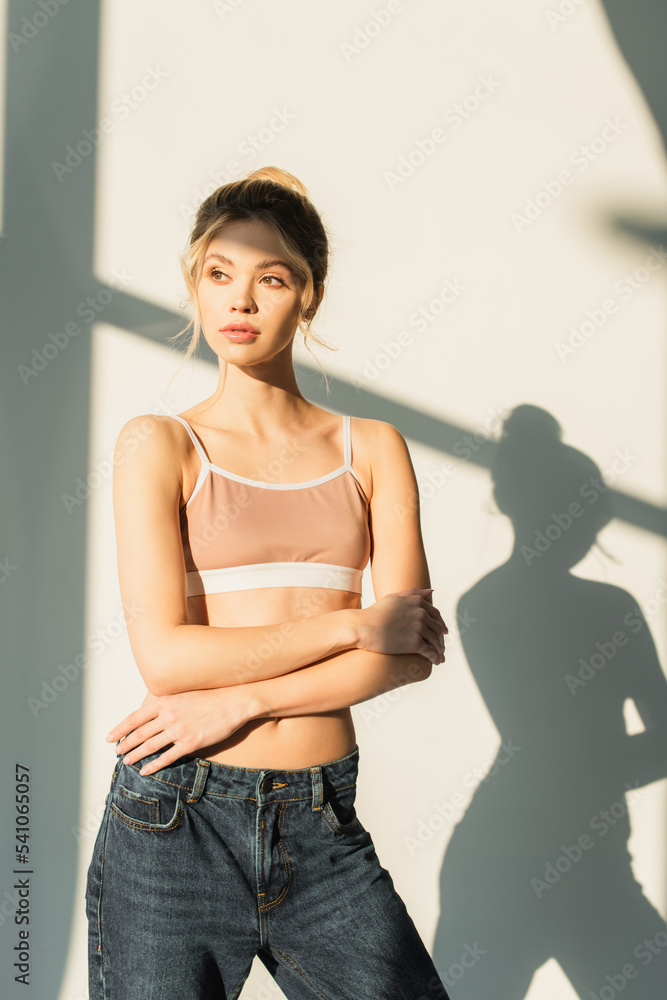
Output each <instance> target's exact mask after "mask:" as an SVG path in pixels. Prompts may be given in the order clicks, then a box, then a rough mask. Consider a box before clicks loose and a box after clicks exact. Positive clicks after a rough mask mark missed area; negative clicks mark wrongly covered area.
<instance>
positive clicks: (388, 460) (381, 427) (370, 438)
mask: <svg viewBox="0 0 667 1000" xmlns="http://www.w3.org/2000/svg"><path fill="white" fill-rule="evenodd" d="M357 432H358V433H357ZM355 433H356V434H357V439H358V440H359V442H360V444H361V446H362V447H363V449H364V452H365V454H366V455H367V457H368V460H369V461H370V462H371V463H372V467H373V468H380V467H381V466H383V465H387V466H395V464H396V463H397V462H398V463H399V464H400V463H401V460H403V462H404V461H405V459H406V458H408V459H409V456H410V452H409V450H408V446H407V443H406V441H405V438H404V437H403V435H402V434H401V432H400V431H399V430H398V428H396V427H394V425H393V424H390V423H388V422H387V421H386V420H372V419H370V418H367V417H352V434H353V435H354V434H355Z"/></svg>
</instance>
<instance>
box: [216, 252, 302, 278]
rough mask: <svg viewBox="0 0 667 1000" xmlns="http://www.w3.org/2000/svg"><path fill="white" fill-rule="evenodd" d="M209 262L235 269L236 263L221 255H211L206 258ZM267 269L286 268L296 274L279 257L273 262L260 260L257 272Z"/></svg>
mask: <svg viewBox="0 0 667 1000" xmlns="http://www.w3.org/2000/svg"><path fill="white" fill-rule="evenodd" d="M207 260H219V261H220V263H221V264H227V265H228V266H231V267H234V261H233V260H230V259H229V257H225V256H224V254H221V253H210V254H208V256H207V257H205V258H204V263H206V261H207ZM265 267H284V268H285V269H286V270H287V271H289V273H290V274H293V273H294V272H293V271H292V268H291V267H290V265H289V264H288V263H287V261H286V260H280V258H279V257H276V258H274V259H272V260H260V262H259V264H257V265H255V270H256V271H263V270H264V268H265Z"/></svg>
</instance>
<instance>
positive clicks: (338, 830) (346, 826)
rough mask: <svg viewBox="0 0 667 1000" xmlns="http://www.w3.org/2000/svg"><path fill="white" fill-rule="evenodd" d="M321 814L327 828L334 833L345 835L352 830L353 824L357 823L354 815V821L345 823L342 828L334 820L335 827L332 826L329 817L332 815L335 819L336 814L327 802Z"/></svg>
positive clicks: (332, 823)
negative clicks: (327, 825)
mask: <svg viewBox="0 0 667 1000" xmlns="http://www.w3.org/2000/svg"><path fill="white" fill-rule="evenodd" d="M322 812H323V814H324V818H325V819H326V821H327V823H328V824H329V826H330V827H331V829H332V830H333V831H334V833H347V832H348V831H349V830H352V829H353V827H354V825H355V823H356V821H357V817H356V814H355V817H354V819H351V820H350V821H349V823H345V824H344V825H343V826H341V825H340V824H339V822H338V820H337V819H336V820H335V825H334V822H333V821H332V819H331V816H332V815H333V816H334V817H335V815H336V814H335V813H334V812H333V809H332V808H331V805H330V804H329V803H328V802H325V803H324V808H323V810H322Z"/></svg>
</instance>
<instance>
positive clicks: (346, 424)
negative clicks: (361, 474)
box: [343, 413, 352, 469]
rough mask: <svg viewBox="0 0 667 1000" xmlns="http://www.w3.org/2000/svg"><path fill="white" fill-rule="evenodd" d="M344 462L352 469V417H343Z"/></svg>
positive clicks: (346, 415)
mask: <svg viewBox="0 0 667 1000" xmlns="http://www.w3.org/2000/svg"><path fill="white" fill-rule="evenodd" d="M343 461H344V463H345V465H346V466H347V467H348V469H350V468H352V437H351V434H350V417H349V414H347V413H346V414H345V416H344V417H343Z"/></svg>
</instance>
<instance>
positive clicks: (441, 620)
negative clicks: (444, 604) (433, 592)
mask: <svg viewBox="0 0 667 1000" xmlns="http://www.w3.org/2000/svg"><path fill="white" fill-rule="evenodd" d="M425 607H426V610H427V611H428V613H429V615H430V616H431V618H433V620H434V621H436V622H438V624H439V626H440V627H441V628H442V629H444V632H445V635H446V634H447V633H448V632H449V629H448V628H447V626H446V624H445V620H444V618H443V617H442V615H441V614H440V612H439V611H438V609H437V608H434V607H433V605H432V604H429V603H428V601H426V602H425Z"/></svg>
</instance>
